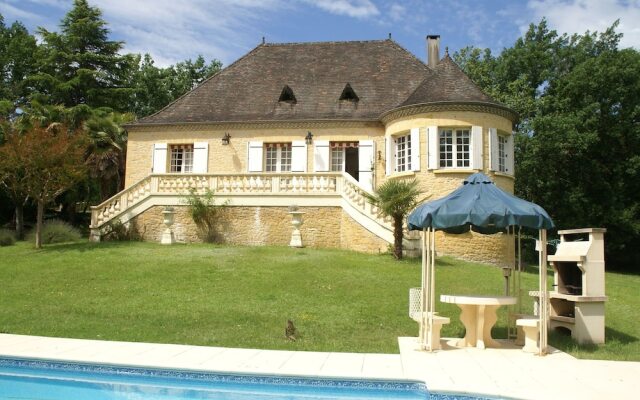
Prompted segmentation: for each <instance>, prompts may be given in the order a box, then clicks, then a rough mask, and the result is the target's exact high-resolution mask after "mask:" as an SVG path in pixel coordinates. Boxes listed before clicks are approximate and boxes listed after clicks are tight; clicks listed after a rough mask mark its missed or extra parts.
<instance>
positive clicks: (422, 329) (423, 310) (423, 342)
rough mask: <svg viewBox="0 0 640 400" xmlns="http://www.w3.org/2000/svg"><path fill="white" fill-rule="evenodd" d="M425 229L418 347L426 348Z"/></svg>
mask: <svg viewBox="0 0 640 400" xmlns="http://www.w3.org/2000/svg"><path fill="white" fill-rule="evenodd" d="M427 243H428V241H427V229H426V228H422V281H421V282H420V286H421V290H420V338H419V341H420V349H421V350H426V343H427V340H426V337H427V335H426V323H427V321H426V312H427V285H426V281H427V254H428V249H427Z"/></svg>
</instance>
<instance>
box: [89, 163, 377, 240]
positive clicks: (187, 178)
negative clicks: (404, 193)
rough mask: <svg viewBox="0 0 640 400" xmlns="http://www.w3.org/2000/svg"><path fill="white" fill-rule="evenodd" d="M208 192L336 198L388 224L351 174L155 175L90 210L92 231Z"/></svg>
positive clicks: (223, 194) (229, 194)
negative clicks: (171, 199)
mask: <svg viewBox="0 0 640 400" xmlns="http://www.w3.org/2000/svg"><path fill="white" fill-rule="evenodd" d="M207 189H210V190H212V191H213V192H215V193H216V194H217V195H221V196H234V195H252V194H256V195H265V196H268V195H276V194H285V195H294V196H308V195H317V194H323V195H332V194H333V195H335V196H341V197H342V198H344V199H345V200H346V201H347V202H349V204H351V206H353V207H354V208H356V209H358V210H359V211H360V212H362V213H364V214H366V215H369V216H370V217H371V218H373V219H375V220H376V221H377V222H378V223H381V224H383V225H384V224H388V223H389V221H387V220H385V219H383V218H381V216H380V214H379V210H377V208H376V207H373V206H371V205H370V204H369V203H368V201H367V199H366V196H365V193H366V191H365V189H363V188H362V187H360V185H359V184H358V182H357V181H356V180H355V179H353V178H352V177H351V176H350V175H348V174H342V173H299V174H295V173H289V174H264V173H263V174H154V175H149V176H148V177H146V178H144V179H142V180H141V181H139V182H137V183H136V184H134V185H132V186H130V187H129V188H127V189H125V190H123V191H122V192H120V193H118V194H116V195H115V196H113V197H112V198H110V199H108V200H106V201H105V202H103V203H102V204H99V205H97V206H94V207H91V228H92V229H99V228H100V227H102V226H103V225H104V224H105V223H107V222H109V221H110V220H112V219H113V218H116V217H118V216H119V215H120V214H122V213H124V212H125V211H126V210H127V209H129V208H131V207H133V206H134V205H136V204H138V203H140V202H141V201H143V200H144V199H146V198H148V197H149V196H153V195H178V196H183V195H187V194H189V192H190V191H191V190H194V191H195V193H198V194H202V193H204V192H205V191H206V190H207Z"/></svg>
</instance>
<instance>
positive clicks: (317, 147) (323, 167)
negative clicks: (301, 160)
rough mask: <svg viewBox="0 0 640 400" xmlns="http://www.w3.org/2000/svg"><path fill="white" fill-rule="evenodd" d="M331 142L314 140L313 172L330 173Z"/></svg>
mask: <svg viewBox="0 0 640 400" xmlns="http://www.w3.org/2000/svg"><path fill="white" fill-rule="evenodd" d="M329 153H330V149H329V141H328V140H314V142H313V172H328V171H329V167H330V164H329Z"/></svg>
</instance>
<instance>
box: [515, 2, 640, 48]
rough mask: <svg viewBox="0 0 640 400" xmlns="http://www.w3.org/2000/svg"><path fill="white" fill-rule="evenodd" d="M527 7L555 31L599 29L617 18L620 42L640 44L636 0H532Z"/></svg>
mask: <svg viewBox="0 0 640 400" xmlns="http://www.w3.org/2000/svg"><path fill="white" fill-rule="evenodd" d="M528 8H529V9H531V10H532V11H533V12H534V16H535V17H536V18H537V21H539V20H540V19H541V18H542V17H546V18H547V21H549V25H550V26H551V27H552V28H553V29H555V30H557V31H558V32H559V33H569V34H572V33H580V34H582V33H584V32H586V31H587V30H589V31H591V32H593V31H598V32H603V31H604V30H606V29H607V28H608V27H610V26H611V24H613V23H614V22H615V21H616V20H617V19H619V20H620V25H619V26H618V28H617V32H619V33H622V34H624V36H623V37H622V40H621V42H620V46H621V47H635V48H640V24H638V21H640V1H638V0H629V1H618V0H571V1H560V0H532V1H529V3H528ZM521 29H523V30H526V29H527V27H526V26H522V27H521Z"/></svg>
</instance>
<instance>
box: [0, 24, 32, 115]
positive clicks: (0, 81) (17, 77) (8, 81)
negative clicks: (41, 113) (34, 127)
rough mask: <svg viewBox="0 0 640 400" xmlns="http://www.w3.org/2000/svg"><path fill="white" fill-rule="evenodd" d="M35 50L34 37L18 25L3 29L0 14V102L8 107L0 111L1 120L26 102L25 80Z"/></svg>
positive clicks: (26, 87)
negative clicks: (6, 102)
mask: <svg viewBox="0 0 640 400" xmlns="http://www.w3.org/2000/svg"><path fill="white" fill-rule="evenodd" d="M36 49H37V44H36V38H35V37H34V36H33V35H31V34H29V32H28V31H27V29H26V28H25V27H24V25H22V23H20V22H17V21H16V22H14V23H13V24H12V25H11V26H10V27H6V26H5V24H4V18H3V17H2V15H0V100H5V101H8V103H9V104H10V107H8V108H7V107H2V109H1V110H0V112H1V116H2V117H4V118H6V117H8V116H9V115H10V114H13V113H14V112H15V110H16V107H18V106H20V105H22V104H24V103H25V102H26V97H27V95H28V94H29V92H30V87H29V85H28V84H27V82H26V78H27V77H28V76H29V75H31V74H33V73H34V71H35V69H36V58H35V57H36Z"/></svg>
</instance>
